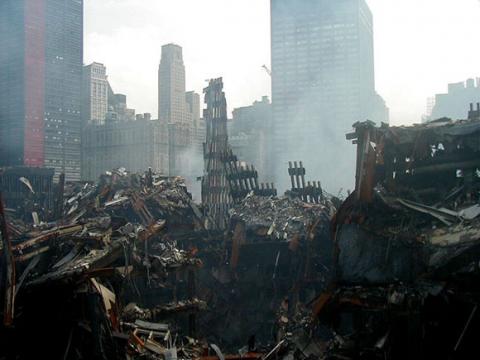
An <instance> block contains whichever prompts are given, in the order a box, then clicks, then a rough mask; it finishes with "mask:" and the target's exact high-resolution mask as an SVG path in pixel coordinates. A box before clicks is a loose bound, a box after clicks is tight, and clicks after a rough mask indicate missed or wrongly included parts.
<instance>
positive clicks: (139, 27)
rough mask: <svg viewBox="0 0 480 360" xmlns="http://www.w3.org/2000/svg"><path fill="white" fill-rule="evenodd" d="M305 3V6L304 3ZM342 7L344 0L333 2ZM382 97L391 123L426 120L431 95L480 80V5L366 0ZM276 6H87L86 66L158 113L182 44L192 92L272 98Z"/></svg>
mask: <svg viewBox="0 0 480 360" xmlns="http://www.w3.org/2000/svg"><path fill="white" fill-rule="evenodd" d="M299 1H301V0H299ZM332 1H335V0H332ZM367 1H368V3H369V5H370V7H371V9H372V12H373V16H374V24H375V29H374V31H375V62H376V84H377V90H378V92H379V93H380V94H381V95H382V96H383V97H384V98H385V100H386V101H387V105H388V106H389V107H390V113H391V116H390V118H391V122H392V124H395V125H398V124H410V123H413V122H418V121H419V119H420V117H421V115H422V114H423V113H424V112H425V107H426V98H427V97H429V96H432V95H434V94H435V93H438V92H444V91H446V87H447V83H449V82H458V81H463V80H465V79H467V78H468V77H477V76H480V46H479V40H478V39H479V35H480V21H479V19H480V2H479V0H367ZM269 4H270V0H85V33H86V34H85V63H87V64H88V63H91V62H92V61H98V62H102V63H104V64H105V65H106V66H107V71H108V75H109V79H110V82H111V84H112V86H113V88H114V90H115V91H116V92H119V93H124V94H126V95H127V96H128V104H129V106H130V107H132V108H135V109H136V110H137V112H151V113H153V114H154V116H155V115H156V113H157V69H158V63H159V61H160V51H161V46H162V45H163V44H166V43H170V42H174V43H176V44H179V45H181V46H182V47H183V51H184V60H185V66H186V71H187V90H195V91H197V92H201V91H202V88H203V87H204V85H205V84H206V83H205V80H206V79H209V78H212V77H219V76H223V78H224V82H225V90H226V93H227V100H228V105H229V110H230V111H231V110H232V108H235V107H239V106H245V105H249V104H251V103H252V102H253V101H254V100H256V99H260V98H261V96H262V95H270V78H269V77H268V75H267V73H266V72H265V71H264V70H262V68H261V66H262V65H263V64H267V65H269V64H270V12H269V10H270V5H269Z"/></svg>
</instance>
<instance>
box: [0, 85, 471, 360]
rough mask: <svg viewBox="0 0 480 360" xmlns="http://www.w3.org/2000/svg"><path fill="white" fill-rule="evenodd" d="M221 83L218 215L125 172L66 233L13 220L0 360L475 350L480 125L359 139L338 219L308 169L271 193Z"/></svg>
mask: <svg viewBox="0 0 480 360" xmlns="http://www.w3.org/2000/svg"><path fill="white" fill-rule="evenodd" d="M222 86H223V84H222V82H221V79H217V80H216V81H212V82H211V83H210V87H209V88H208V89H207V90H206V94H207V95H206V98H207V100H209V101H207V105H208V106H209V110H208V109H207V112H208V111H210V112H209V114H210V115H209V116H210V117H209V116H207V120H208V119H209V124H208V126H209V134H210V136H209V137H208V139H207V145H206V147H205V162H206V166H205V169H206V176H205V177H204V179H203V184H202V187H203V189H202V190H203V196H204V197H203V199H204V202H203V204H201V205H196V204H195V203H194V202H193V201H192V198H191V196H190V194H189V193H188V191H187V189H186V187H185V185H184V183H183V180H182V179H180V178H167V177H162V176H160V175H157V174H155V173H153V172H152V171H151V170H150V171H147V172H146V173H145V174H129V173H128V172H126V171H125V170H124V169H117V170H115V171H112V172H109V173H107V174H105V175H104V176H102V177H101V178H100V180H99V181H98V182H97V183H96V184H63V183H62V184H61V191H59V190H57V195H56V197H57V198H56V199H54V200H53V201H52V202H53V203H54V204H55V211H54V212H53V213H54V214H57V215H59V216H57V218H54V219H52V218H51V217H52V212H48V211H45V212H44V213H42V212H41V211H36V212H35V213H36V216H34V217H33V223H30V222H26V221H25V219H28V218H29V216H28V214H23V213H19V211H20V210H19V209H18V208H17V211H12V209H5V210H4V209H3V208H0V210H1V211H0V215H1V218H0V220H1V221H0V229H1V233H0V234H1V240H2V245H1V249H0V251H1V256H2V267H1V269H2V273H1V280H2V282H1V284H2V291H1V296H2V316H3V326H2V327H1V328H0V339H2V342H1V346H0V359H31V358H36V357H40V356H43V357H47V358H51V359H56V358H61V359H175V358H182V359H240V358H242V359H264V360H267V359H272V358H278V359H402V358H438V359H442V358H465V357H467V354H469V353H472V352H474V351H475V334H476V332H477V330H478V328H479V326H480V321H479V320H480V314H479V313H478V302H479V295H480V294H479V290H478V289H477V283H478V279H479V278H478V275H479V260H480V205H479V200H480V199H479V196H480V186H479V185H480V184H479V168H480V156H479V152H480V141H479V140H478V139H479V134H480V121H478V120H468V121H457V122H453V121H450V120H448V119H442V120H439V121H436V122H432V123H429V124H423V125H418V126H412V127H388V126H386V125H382V126H380V127H376V126H375V125H374V124H373V123H371V122H364V123H357V124H355V125H354V129H355V131H354V133H352V134H349V135H348V136H347V138H348V139H349V140H353V141H354V143H355V144H356V145H357V171H356V173H357V175H356V186H355V191H354V192H352V193H351V194H350V195H349V197H348V198H347V199H346V200H345V201H344V202H343V203H341V205H340V206H339V207H338V210H337V209H336V208H337V206H335V205H337V204H338V203H339V202H338V199H333V198H332V197H331V196H328V194H326V193H325V192H324V191H323V190H322V189H321V185H320V183H318V182H313V183H310V182H306V181H305V178H304V177H305V169H304V168H303V165H302V164H301V163H300V166H298V165H297V163H294V164H293V163H292V164H290V165H289V169H288V174H289V175H290V177H291V180H292V189H291V190H290V191H288V192H287V195H286V196H283V197H277V196H276V190H275V189H274V187H273V185H268V186H265V184H263V185H262V184H258V180H257V177H258V174H257V173H256V171H255V169H254V168H253V167H250V166H246V165H244V164H242V163H241V162H240V161H238V159H237V158H236V157H235V156H234V154H233V153H232V152H231V149H230V148H229V146H228V137H227V136H226V133H225V131H224V130H225V129H224V127H225V126H224V125H225V124H224V121H223V120H225V119H224V117H225V116H224V115H225V113H226V112H225V101H224V94H223V92H222ZM207 115H208V114H207ZM222 149H223V150H222ZM59 194H60V195H61V196H60V197H59ZM31 201H32V199H29V203H31ZM332 202H334V203H335V205H334V204H333V203H332ZM28 209H31V206H30V205H29V206H28ZM28 211H29V210H27V212H28ZM42 214H45V215H42ZM42 216H43V219H42ZM41 220H44V221H41ZM215 344H216V345H215ZM222 352H225V353H229V354H231V355H224V354H223V353H222Z"/></svg>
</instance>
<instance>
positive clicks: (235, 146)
mask: <svg viewBox="0 0 480 360" xmlns="http://www.w3.org/2000/svg"><path fill="white" fill-rule="evenodd" d="M271 116H272V105H271V103H270V100H269V99H268V97H267V96H263V97H262V100H260V101H255V102H254V103H253V104H252V105H250V106H244V107H241V108H237V109H234V110H233V112H232V121H229V124H228V125H229V129H228V139H229V143H230V146H231V147H232V150H233V152H234V153H235V154H236V155H237V156H238V158H239V159H241V160H242V161H246V162H247V163H248V164H251V165H253V166H255V168H256V169H257V171H258V174H259V179H260V181H267V180H268V178H267V174H268V170H269V164H268V151H269V148H268V142H267V139H268V135H269V134H270V132H271Z"/></svg>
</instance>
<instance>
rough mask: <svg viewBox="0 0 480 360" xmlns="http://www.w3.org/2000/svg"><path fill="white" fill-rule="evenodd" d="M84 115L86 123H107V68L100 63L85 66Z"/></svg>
mask: <svg viewBox="0 0 480 360" xmlns="http://www.w3.org/2000/svg"><path fill="white" fill-rule="evenodd" d="M82 92H83V98H82V103H83V104H82V116H83V118H84V125H86V124H87V123H92V124H96V125H102V124H105V116H106V115H107V112H108V79H107V68H106V67H105V66H104V65H103V64H100V63H95V62H94V63H92V64H90V65H87V66H84V67H83V88H82Z"/></svg>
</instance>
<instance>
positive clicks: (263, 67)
mask: <svg viewBox="0 0 480 360" xmlns="http://www.w3.org/2000/svg"><path fill="white" fill-rule="evenodd" d="M262 69H264V70H265V71H266V72H267V74H268V75H270V77H272V70H270V69H269V68H268V67H267V65H262Z"/></svg>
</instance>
